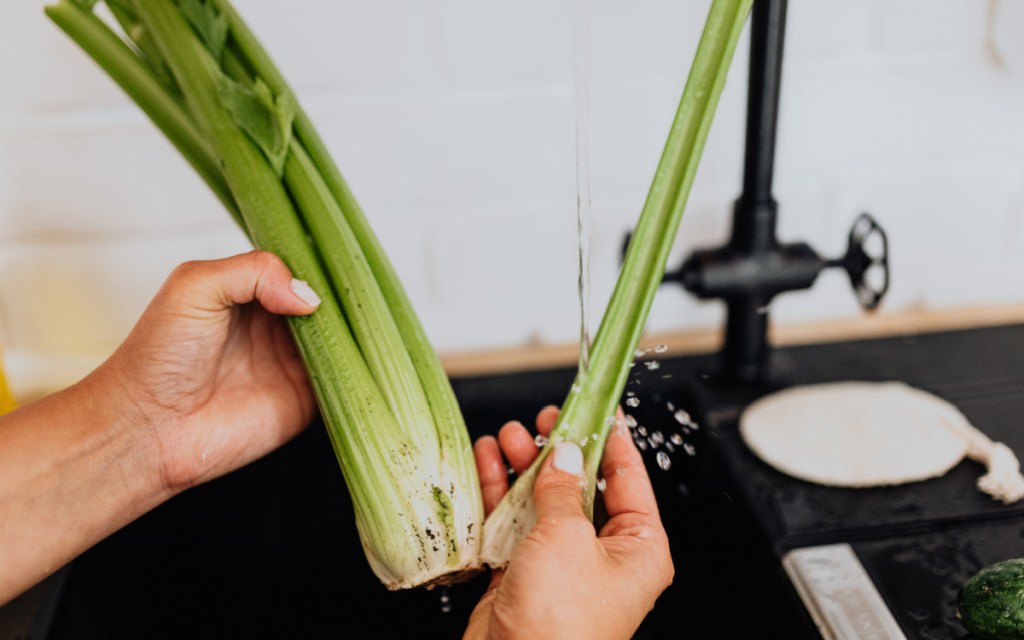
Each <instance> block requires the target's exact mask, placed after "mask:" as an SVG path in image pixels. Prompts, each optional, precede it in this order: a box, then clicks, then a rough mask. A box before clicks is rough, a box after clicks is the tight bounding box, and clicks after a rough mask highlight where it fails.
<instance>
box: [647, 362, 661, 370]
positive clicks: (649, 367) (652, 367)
mask: <svg viewBox="0 0 1024 640" xmlns="http://www.w3.org/2000/svg"><path fill="white" fill-rule="evenodd" d="M644 366H645V367H647V370H648V371H656V370H657V369H660V368H661V363H660V362H658V361H657V360H648V361H647V362H645V363H644Z"/></svg>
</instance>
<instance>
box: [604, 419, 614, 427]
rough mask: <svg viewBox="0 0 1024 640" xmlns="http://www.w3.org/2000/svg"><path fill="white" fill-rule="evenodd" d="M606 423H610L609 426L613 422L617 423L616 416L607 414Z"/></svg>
mask: <svg viewBox="0 0 1024 640" xmlns="http://www.w3.org/2000/svg"><path fill="white" fill-rule="evenodd" d="M604 423H605V424H606V425H608V426H609V427H610V426H612V425H613V424H615V416H607V417H605V419H604Z"/></svg>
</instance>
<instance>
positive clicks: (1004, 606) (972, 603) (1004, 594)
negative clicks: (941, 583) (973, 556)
mask: <svg viewBox="0 0 1024 640" xmlns="http://www.w3.org/2000/svg"><path fill="white" fill-rule="evenodd" d="M956 607H957V617H958V618H960V622H962V623H963V625H964V627H965V628H966V629H967V630H968V631H970V632H971V634H972V635H974V636H975V637H977V638H979V640H1016V639H1018V638H1020V639H1024V558H1011V559H1009V560H1003V561H1002V562H997V563H995V564H992V565H989V566H987V567H985V568H983V569H982V570H981V571H979V572H978V573H976V574H974V575H973V576H971V577H970V578H969V579H968V580H967V581H966V582H964V584H963V585H962V586H961V587H960V590H959V591H958V592H957V598H956Z"/></svg>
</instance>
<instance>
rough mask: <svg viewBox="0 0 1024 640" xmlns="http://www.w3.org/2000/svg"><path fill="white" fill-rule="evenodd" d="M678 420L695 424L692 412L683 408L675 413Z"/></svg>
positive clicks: (680, 422) (674, 415) (682, 422)
mask: <svg viewBox="0 0 1024 640" xmlns="http://www.w3.org/2000/svg"><path fill="white" fill-rule="evenodd" d="M673 417H674V418H675V419H676V422H678V423H679V424H693V419H692V418H690V414H689V413H687V412H686V411H685V410H683V409H679V410H678V411H676V412H675V413H674V414H673Z"/></svg>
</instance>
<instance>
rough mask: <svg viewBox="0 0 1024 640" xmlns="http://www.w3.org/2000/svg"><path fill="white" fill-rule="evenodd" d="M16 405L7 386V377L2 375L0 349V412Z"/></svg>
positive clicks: (1, 353)
mask: <svg viewBox="0 0 1024 640" xmlns="http://www.w3.org/2000/svg"><path fill="white" fill-rule="evenodd" d="M17 406H18V405H17V403H15V402H14V396H12V395H11V390H10V388H9V387H8V386H7V378H6V377H5V376H4V363H3V352H2V351H0V414H4V413H7V412H8V411H13V410H14V409H15V408H16V407H17Z"/></svg>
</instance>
